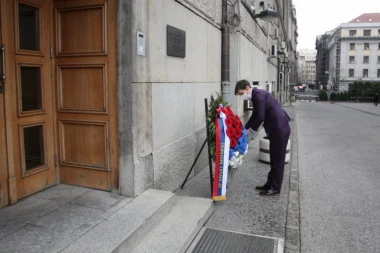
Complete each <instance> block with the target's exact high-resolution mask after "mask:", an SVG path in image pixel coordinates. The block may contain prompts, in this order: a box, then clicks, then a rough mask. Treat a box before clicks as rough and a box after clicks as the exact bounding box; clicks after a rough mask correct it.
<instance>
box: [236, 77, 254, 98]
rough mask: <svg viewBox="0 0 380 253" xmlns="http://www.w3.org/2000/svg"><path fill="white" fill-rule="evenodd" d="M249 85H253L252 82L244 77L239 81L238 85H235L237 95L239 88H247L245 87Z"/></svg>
mask: <svg viewBox="0 0 380 253" xmlns="http://www.w3.org/2000/svg"><path fill="white" fill-rule="evenodd" d="M247 86H248V87H251V85H250V83H249V82H248V81H247V80H245V79H242V80H240V81H237V82H236V85H235V95H237V94H238V91H239V90H245V88H247Z"/></svg>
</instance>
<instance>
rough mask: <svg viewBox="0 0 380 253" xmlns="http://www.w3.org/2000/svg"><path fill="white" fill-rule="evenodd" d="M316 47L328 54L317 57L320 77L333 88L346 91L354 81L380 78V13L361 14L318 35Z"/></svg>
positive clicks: (373, 80)
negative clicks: (320, 35)
mask: <svg viewBox="0 0 380 253" xmlns="http://www.w3.org/2000/svg"><path fill="white" fill-rule="evenodd" d="M319 38H320V37H319ZM322 44H324V47H321V46H320V45H322ZM316 47H317V50H318V54H319V55H324V56H325V57H323V58H322V57H321V58H319V57H317V62H318V63H317V66H318V67H319V69H318V73H319V74H320V75H319V76H318V77H319V78H320V79H319V80H320V81H322V83H323V84H327V85H331V87H332V88H333V89H334V90H337V91H346V90H348V88H349V84H351V83H353V82H355V81H361V82H375V81H380V13H366V14H362V15H361V16H359V17H357V18H355V19H353V20H352V21H350V22H348V23H343V24H341V25H340V26H339V27H337V28H336V29H334V30H333V31H331V32H328V33H326V34H325V35H324V36H323V39H320V40H318V38H317V44H316ZM327 54H328V57H326V55H327ZM323 74H324V76H323ZM326 80H327V82H326Z"/></svg>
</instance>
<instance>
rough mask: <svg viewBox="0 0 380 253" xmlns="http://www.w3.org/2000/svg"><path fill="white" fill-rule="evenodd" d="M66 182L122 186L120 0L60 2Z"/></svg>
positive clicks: (60, 107)
mask: <svg viewBox="0 0 380 253" xmlns="http://www.w3.org/2000/svg"><path fill="white" fill-rule="evenodd" d="M54 15H55V40H56V41H55V57H56V59H55V62H56V82H57V103H58V114H57V121H58V124H57V125H58V129H59V151H60V178H61V182H63V183H67V184H73V185H79V186H85V187H91V188H96V189H103V190H112V189H116V188H117V187H118V185H117V184H118V181H117V177H118V169H117V141H116V140H117V127H116V124H117V120H116V115H117V114H116V111H117V101H116V72H115V71H116V44H115V43H116V21H115V16H116V1H115V0H111V1H107V0H92V1H88V0H84V1H75V0H68V1H60V0H56V1H54Z"/></svg>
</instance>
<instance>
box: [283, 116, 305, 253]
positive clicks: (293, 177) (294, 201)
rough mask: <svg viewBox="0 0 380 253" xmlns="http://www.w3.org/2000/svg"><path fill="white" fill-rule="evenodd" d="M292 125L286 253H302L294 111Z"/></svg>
mask: <svg viewBox="0 0 380 253" xmlns="http://www.w3.org/2000/svg"><path fill="white" fill-rule="evenodd" d="M293 118H294V120H293V122H291V123H292V148H291V162H290V177H289V193H288V207H287V211H286V224H285V251H284V252H285V253H295V252H297V253H299V252H301V240H300V203H299V170H298V143H297V124H296V123H297V120H296V118H297V117H296V110H295V109H294V117H293Z"/></svg>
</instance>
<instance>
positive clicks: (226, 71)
mask: <svg viewBox="0 0 380 253" xmlns="http://www.w3.org/2000/svg"><path fill="white" fill-rule="evenodd" d="M229 33H230V29H229V27H228V24H227V0H223V2H222V64H221V65H222V66H221V68H222V87H221V89H222V96H223V98H224V100H225V101H226V102H227V103H230V34H229Z"/></svg>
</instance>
